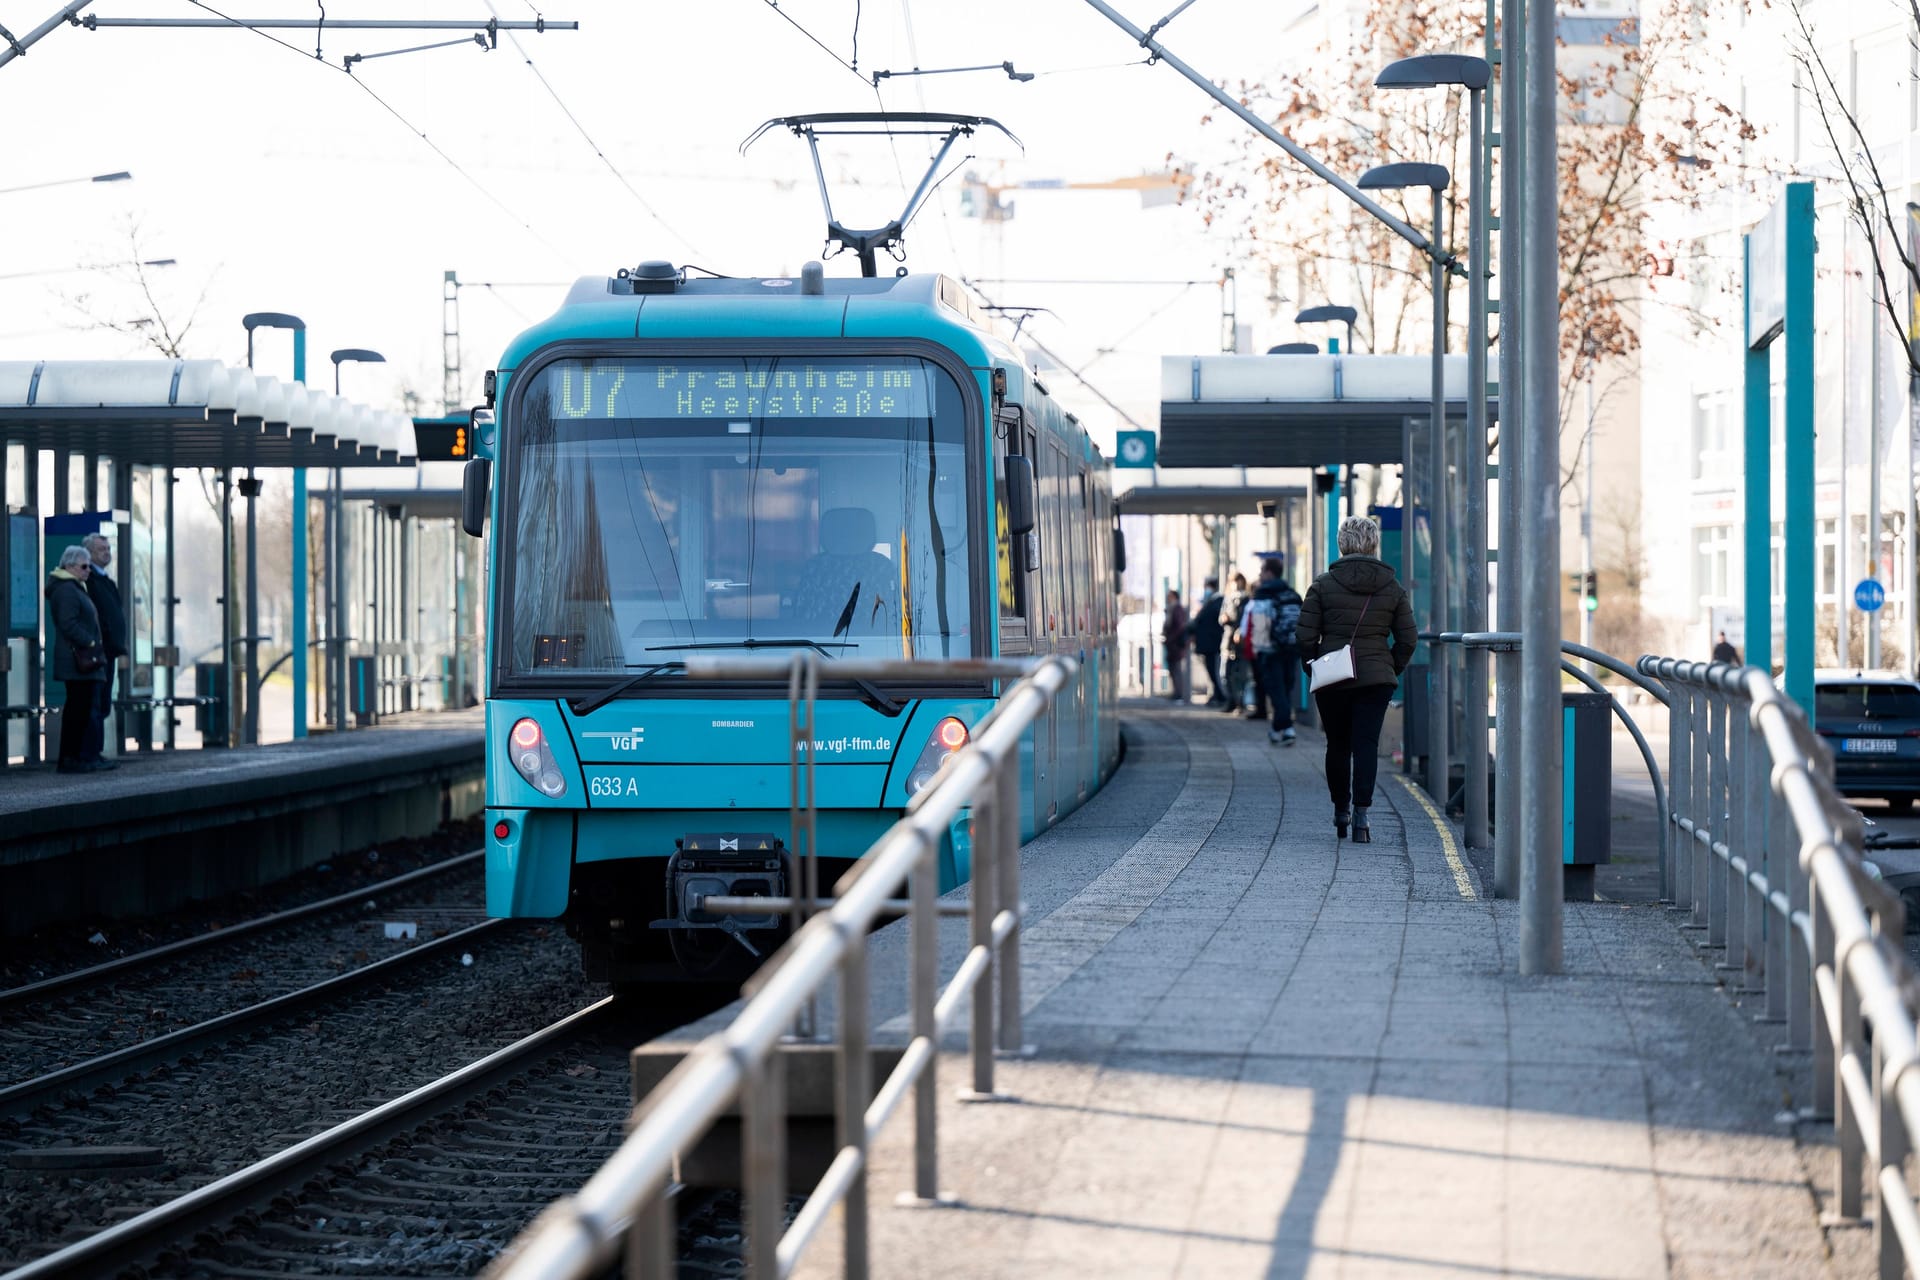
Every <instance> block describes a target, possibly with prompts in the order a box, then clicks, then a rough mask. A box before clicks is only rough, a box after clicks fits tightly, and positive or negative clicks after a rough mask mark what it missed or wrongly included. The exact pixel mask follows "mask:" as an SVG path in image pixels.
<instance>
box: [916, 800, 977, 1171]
mask: <svg viewBox="0 0 1920 1280" xmlns="http://www.w3.org/2000/svg"><path fill="white" fill-rule="evenodd" d="M976 812H977V811H976ZM975 847H976V848H978V846H977V845H976V846H975ZM939 879H940V846H939V845H938V844H936V843H934V842H933V841H928V842H927V847H926V848H925V849H923V850H922V851H921V854H920V861H919V862H918V863H917V864H915V866H914V868H913V878H912V880H911V882H910V884H909V888H908V892H909V894H910V895H911V898H912V902H913V913H912V922H911V923H910V924H909V925H908V927H909V928H910V929H912V930H913V938H912V945H913V970H912V973H911V974H910V975H909V981H910V982H911V983H912V986H913V993H912V994H913V1038H914V1039H915V1040H924V1041H926V1043H927V1047H928V1049H929V1050H930V1052H929V1053H928V1055H927V1065H926V1066H925V1067H924V1068H922V1069H921V1071H920V1078H919V1079H918V1080H916V1081H914V1084H913V1194H914V1196H915V1197H916V1198H917V1199H918V1200H919V1201H920V1202H921V1203H923V1204H931V1203H933V1202H934V1201H936V1200H938V1199H939V1198H940V1130H939V1117H940V1095H939V1093H938V1089H939V1070H940V1033H939V1029H938V1028H937V1027H936V1026H935V1025H934V1016H933V1013H934V1005H935V1002H936V1001H937V1000H938V998H939V996H938V991H939V985H940V901H939Z"/></svg>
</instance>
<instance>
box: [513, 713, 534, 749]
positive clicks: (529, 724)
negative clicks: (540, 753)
mask: <svg viewBox="0 0 1920 1280" xmlns="http://www.w3.org/2000/svg"><path fill="white" fill-rule="evenodd" d="M539 744H540V726H539V725H537V724H535V723H534V722H533V721H531V720H522V721H520V722H519V723H518V724H516V725H514V726H513V745H514V746H516V747H533V746H538V745H539Z"/></svg>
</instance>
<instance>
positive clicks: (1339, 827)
mask: <svg viewBox="0 0 1920 1280" xmlns="http://www.w3.org/2000/svg"><path fill="white" fill-rule="evenodd" d="M1333 835H1334V838H1335V839H1336V840H1345V839H1346V838H1347V811H1346V810H1345V809H1335V810H1334V811H1333Z"/></svg>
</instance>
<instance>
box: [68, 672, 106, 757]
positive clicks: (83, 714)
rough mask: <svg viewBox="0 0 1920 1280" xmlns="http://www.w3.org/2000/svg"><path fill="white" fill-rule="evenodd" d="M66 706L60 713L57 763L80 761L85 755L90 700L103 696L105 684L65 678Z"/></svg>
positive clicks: (90, 733) (90, 720)
mask: <svg viewBox="0 0 1920 1280" xmlns="http://www.w3.org/2000/svg"><path fill="white" fill-rule="evenodd" d="M65 683H66V686H67V705H66V709H65V710H63V711H62V712H61V713H60V763H61V764H63V765H65V764H80V763H81V762H82V761H84V760H86V758H87V748H88V747H89V746H90V745H92V744H91V739H92V738H93V703H94V699H95V698H102V697H105V696H106V694H105V692H104V690H105V688H106V686H105V685H103V684H102V683H101V682H100V681H98V680H68V681H66V682H65Z"/></svg>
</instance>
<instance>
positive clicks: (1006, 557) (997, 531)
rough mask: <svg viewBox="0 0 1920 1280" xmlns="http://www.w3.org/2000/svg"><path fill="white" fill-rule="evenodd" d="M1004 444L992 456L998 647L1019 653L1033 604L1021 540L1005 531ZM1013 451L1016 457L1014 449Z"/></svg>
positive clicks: (1005, 462) (1024, 551) (1005, 449)
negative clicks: (998, 615)
mask: <svg viewBox="0 0 1920 1280" xmlns="http://www.w3.org/2000/svg"><path fill="white" fill-rule="evenodd" d="M1016 429H1017V428H1016ZM1008 443H1010V441H1001V442H999V443H997V444H996V446H995V448H994V456H993V465H994V473H993V482H994V483H993V491H994V547H995V556H994V559H995V562H996V564H997V566H998V568H997V573H998V582H997V584H996V586H997V592H998V595H999V601H1000V646H1001V649H1002V650H1003V651H1007V652H1019V651H1022V650H1024V649H1025V648H1026V647H1027V645H1028V644H1029V635H1030V622H1029V619H1030V618H1031V617H1032V615H1033V603H1032V598H1031V597H1032V591H1031V585H1032V584H1031V575H1029V574H1028V573H1027V560H1026V548H1025V547H1024V546H1023V545H1022V543H1023V541H1024V539H1016V538H1015V537H1014V536H1013V535H1012V533H1011V532H1010V531H1009V530H1008V528H1007V457H1008V449H1007V445H1008ZM1013 452H1014V453H1015V454H1016V455H1017V453H1018V449H1017V448H1016V449H1014V450H1013Z"/></svg>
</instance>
